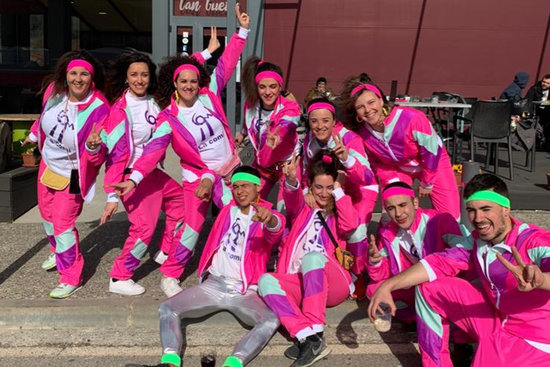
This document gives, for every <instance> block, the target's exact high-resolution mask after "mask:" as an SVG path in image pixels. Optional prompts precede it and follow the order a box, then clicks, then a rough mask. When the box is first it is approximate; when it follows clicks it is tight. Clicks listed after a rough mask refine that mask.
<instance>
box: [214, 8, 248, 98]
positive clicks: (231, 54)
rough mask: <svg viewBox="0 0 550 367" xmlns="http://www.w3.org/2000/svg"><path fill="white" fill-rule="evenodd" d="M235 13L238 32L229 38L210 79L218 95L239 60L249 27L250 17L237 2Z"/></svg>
mask: <svg viewBox="0 0 550 367" xmlns="http://www.w3.org/2000/svg"><path fill="white" fill-rule="evenodd" d="M235 15H236V16H237V21H238V22H239V26H240V29H239V32H238V33H236V34H234V35H233V36H232V37H231V39H230V40H229V43H228V44H227V46H226V47H225V50H224V51H223V54H222V55H221V56H220V58H219V59H218V65H217V66H216V68H215V69H214V72H213V74H212V78H211V79H210V90H211V91H212V92H214V93H216V94H217V95H218V96H220V97H221V94H222V92H223V90H224V89H225V86H226V85H227V82H229V79H231V75H233V72H234V71H235V68H236V66H237V63H238V62H239V58H240V57H241V54H242V52H243V49H244V46H245V43H246V39H247V37H248V32H249V29H250V17H249V16H248V14H247V13H241V11H240V8H239V4H238V3H237V4H236V5H235Z"/></svg>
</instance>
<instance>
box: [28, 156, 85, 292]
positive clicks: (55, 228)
mask: <svg viewBox="0 0 550 367" xmlns="http://www.w3.org/2000/svg"><path fill="white" fill-rule="evenodd" d="M45 169H46V164H45V163H44V161H42V162H41V163H40V169H39V172H38V183H37V192H38V210H39V211H40V215H41V216H42V220H43V225H44V230H45V231H46V235H47V236H48V240H49V241H50V250H51V251H52V252H55V259H56V263H57V271H58V272H59V274H60V276H61V277H60V279H59V282H60V283H65V284H70V285H73V286H78V285H80V283H81V282H82V269H83V268H84V259H83V257H82V254H81V253H80V249H79V244H80V242H79V240H78V231H77V230H76V227H75V222H76V219H77V218H78V216H79V215H80V213H81V212H82V205H83V203H84V200H83V199H82V195H80V194H70V193H69V187H68V186H67V187H66V188H65V189H64V190H55V189H51V188H49V187H47V186H44V185H43V184H42V183H41V182H40V177H41V176H42V173H43V172H44V170H45Z"/></svg>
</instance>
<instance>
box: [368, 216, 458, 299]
mask: <svg viewBox="0 0 550 367" xmlns="http://www.w3.org/2000/svg"><path fill="white" fill-rule="evenodd" d="M409 231H410V233H411V234H412V235H413V237H414V240H415V243H416V244H418V247H419V248H417V250H418V251H419V252H420V253H422V257H421V258H424V257H426V256H428V255H429V254H432V253H434V252H441V251H443V250H445V248H447V247H449V245H454V244H456V243H458V242H459V241H461V240H462V236H463V234H462V232H461V229H460V225H459V223H458V222H457V221H456V219H454V218H453V217H452V216H451V215H450V214H448V213H438V212H437V211H435V210H431V209H422V208H418V209H417V210H416V215H415V218H414V222H413V224H412V226H411V228H410V229H409ZM398 232H399V227H398V226H397V224H395V223H394V222H393V221H391V220H389V221H388V222H387V223H382V222H380V223H379V229H378V234H377V236H376V237H377V238H378V249H379V251H380V255H382V260H381V261H380V263H379V264H377V265H376V266H373V265H369V266H368V267H367V268H368V272H369V277H370V278H371V280H372V282H373V283H376V284H377V285H379V284H380V282H383V281H384V280H386V279H389V278H390V277H392V276H394V275H397V274H399V273H401V272H403V271H405V270H407V269H408V268H410V267H411V266H412V265H413V264H412V263H411V261H410V260H409V258H408V257H407V256H405V254H404V253H403V251H402V249H401V247H400V246H399V238H398V237H397V234H398ZM372 293H374V290H373V292H372ZM371 295H372V294H371Z"/></svg>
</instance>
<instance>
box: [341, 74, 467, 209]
mask: <svg viewBox="0 0 550 367" xmlns="http://www.w3.org/2000/svg"><path fill="white" fill-rule="evenodd" d="M341 96H342V108H343V111H344V113H345V116H346V121H345V123H346V124H347V126H348V128H349V129H350V130H353V131H355V132H356V133H358V134H359V135H360V136H361V137H362V138H363V141H364V143H365V150H366V151H367V154H368V156H369V160H370V162H371V164H372V167H373V170H374V173H375V174H376V176H377V177H378V179H379V181H380V186H381V187H380V188H381V190H383V189H384V187H386V185H388V184H389V183H391V182H394V181H403V182H406V183H407V184H409V185H411V186H412V184H413V181H414V179H418V180H419V181H420V186H419V187H418V195H419V196H420V197H430V198H431V200H432V204H433V207H434V209H436V210H437V211H439V212H447V213H450V214H451V215H452V216H453V217H455V218H459V217H460V201H459V200H460V199H459V195H458V188H457V186H456V180H455V177H454V173H453V169H452V167H451V160H450V159H449V155H448V154H447V151H446V149H445V147H444V145H443V143H442V141H441V139H440V137H439V136H438V135H437V133H436V132H435V130H434V129H433V127H432V124H431V123H430V120H428V118H427V117H426V115H425V114H424V113H423V112H422V111H419V110H416V109H414V108H410V107H400V106H393V105H392V104H389V103H387V102H386V98H385V96H384V95H383V93H382V91H381V90H380V88H378V87H377V86H376V85H374V84H372V82H371V81H369V82H364V81H362V80H361V79H360V78H349V79H348V80H347V81H345V82H344V91H343V93H342V95H341Z"/></svg>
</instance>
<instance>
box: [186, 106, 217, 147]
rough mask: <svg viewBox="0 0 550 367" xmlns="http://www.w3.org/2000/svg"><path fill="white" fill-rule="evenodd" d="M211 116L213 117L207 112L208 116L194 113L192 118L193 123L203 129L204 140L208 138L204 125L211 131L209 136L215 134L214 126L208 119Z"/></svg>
mask: <svg viewBox="0 0 550 367" xmlns="http://www.w3.org/2000/svg"><path fill="white" fill-rule="evenodd" d="M210 117H212V114H210V113H207V114H206V116H202V115H197V114H194V115H193V118H192V119H191V121H192V122H193V124H195V125H197V126H200V127H201V128H200V130H201V140H202V141H204V140H206V138H207V136H206V135H205V134H204V130H203V127H202V125H206V129H208V132H209V134H208V137H211V136H212V135H214V129H213V128H212V126H211V125H210V123H209V122H208V119H209V118H210Z"/></svg>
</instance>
